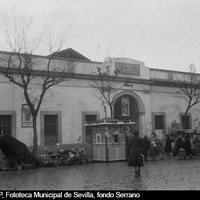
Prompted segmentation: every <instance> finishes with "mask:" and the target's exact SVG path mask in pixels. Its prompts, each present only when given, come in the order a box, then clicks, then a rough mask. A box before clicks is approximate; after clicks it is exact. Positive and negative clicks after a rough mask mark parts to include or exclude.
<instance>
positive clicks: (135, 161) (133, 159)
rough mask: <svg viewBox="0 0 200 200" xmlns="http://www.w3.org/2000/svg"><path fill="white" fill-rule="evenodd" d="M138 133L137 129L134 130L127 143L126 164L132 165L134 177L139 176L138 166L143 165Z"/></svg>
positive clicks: (140, 140) (141, 143)
mask: <svg viewBox="0 0 200 200" xmlns="http://www.w3.org/2000/svg"><path fill="white" fill-rule="evenodd" d="M138 135H139V133H138V131H136V132H134V135H133V136H131V137H130V140H129V145H128V165H129V166H133V167H134V170H135V177H136V178H137V177H141V174H140V167H142V166H144V164H143V159H142V157H143V155H142V154H141V152H142V148H143V141H142V139H141V138H140V137H139V136H138Z"/></svg>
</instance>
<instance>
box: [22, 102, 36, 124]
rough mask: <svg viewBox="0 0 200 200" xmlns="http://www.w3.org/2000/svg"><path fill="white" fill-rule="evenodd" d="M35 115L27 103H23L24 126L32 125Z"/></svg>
mask: <svg viewBox="0 0 200 200" xmlns="http://www.w3.org/2000/svg"><path fill="white" fill-rule="evenodd" d="M32 126H33V116H32V114H31V110H30V108H29V107H28V105H27V104H22V127H32Z"/></svg>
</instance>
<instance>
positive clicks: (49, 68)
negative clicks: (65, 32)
mask: <svg viewBox="0 0 200 200" xmlns="http://www.w3.org/2000/svg"><path fill="white" fill-rule="evenodd" d="M31 25H32V21H31V20H30V21H29V22H28V23H26V24H24V26H22V25H21V24H20V26H18V24H17V23H16V22H15V24H14V30H15V31H14V34H13V32H10V31H6V38H7V45H8V47H9V48H10V51H9V52H6V53H5V52H4V53H3V52H1V55H0V67H1V71H2V73H3V74H4V76H5V77H7V78H8V79H9V81H10V82H12V83H13V84H15V85H17V86H18V87H20V88H21V89H22V91H23V96H24V99H25V101H26V103H27V105H28V107H29V108H30V112H31V114H32V117H33V154H34V155H37V149H38V134H37V116H38V113H39V110H40V107H41V104H42V102H43V100H44V97H45V94H46V93H47V91H48V90H49V89H50V88H52V87H53V86H55V85H58V84H60V83H61V82H62V81H63V80H64V79H65V78H66V77H67V76H69V74H71V72H72V70H73V69H72V68H73V67H72V65H70V63H69V62H67V61H66V62H65V63H64V64H63V63H62V61H59V60H56V54H57V52H59V51H60V49H61V47H62V45H63V44H64V42H65V39H63V38H59V39H58V41H59V44H58V47H57V48H56V50H55V51H53V41H52V38H51V36H50V34H47V32H46V31H47V30H46V29H44V30H43V31H41V32H39V33H38V35H37V36H35V35H34V39H33V40H31V39H32V38H31V36H32V35H31V34H29V32H31V29H29V28H30V27H31ZM43 42H45V43H46V44H47V43H48V48H49V51H50V55H49V56H43V57H41V56H40V57H39V56H35V55H33V52H34V51H35V50H36V49H38V48H39V47H40V46H41V45H42V43H43Z"/></svg>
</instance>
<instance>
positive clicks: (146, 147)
mask: <svg viewBox="0 0 200 200" xmlns="http://www.w3.org/2000/svg"><path fill="white" fill-rule="evenodd" d="M143 143H144V147H143V155H144V160H145V161H148V153H149V150H150V149H151V142H150V141H149V138H148V136H147V135H145V136H144V138H143Z"/></svg>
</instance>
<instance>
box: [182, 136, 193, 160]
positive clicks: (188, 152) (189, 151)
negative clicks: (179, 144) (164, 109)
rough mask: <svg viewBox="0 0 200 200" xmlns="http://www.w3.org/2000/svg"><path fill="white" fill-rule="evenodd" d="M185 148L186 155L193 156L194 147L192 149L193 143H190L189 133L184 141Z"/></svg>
mask: <svg viewBox="0 0 200 200" xmlns="http://www.w3.org/2000/svg"><path fill="white" fill-rule="evenodd" d="M183 148H184V149H185V153H186V156H185V158H186V157H187V156H190V158H192V149H191V143H190V136H189V135H188V134H185V135H184V142H183Z"/></svg>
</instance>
